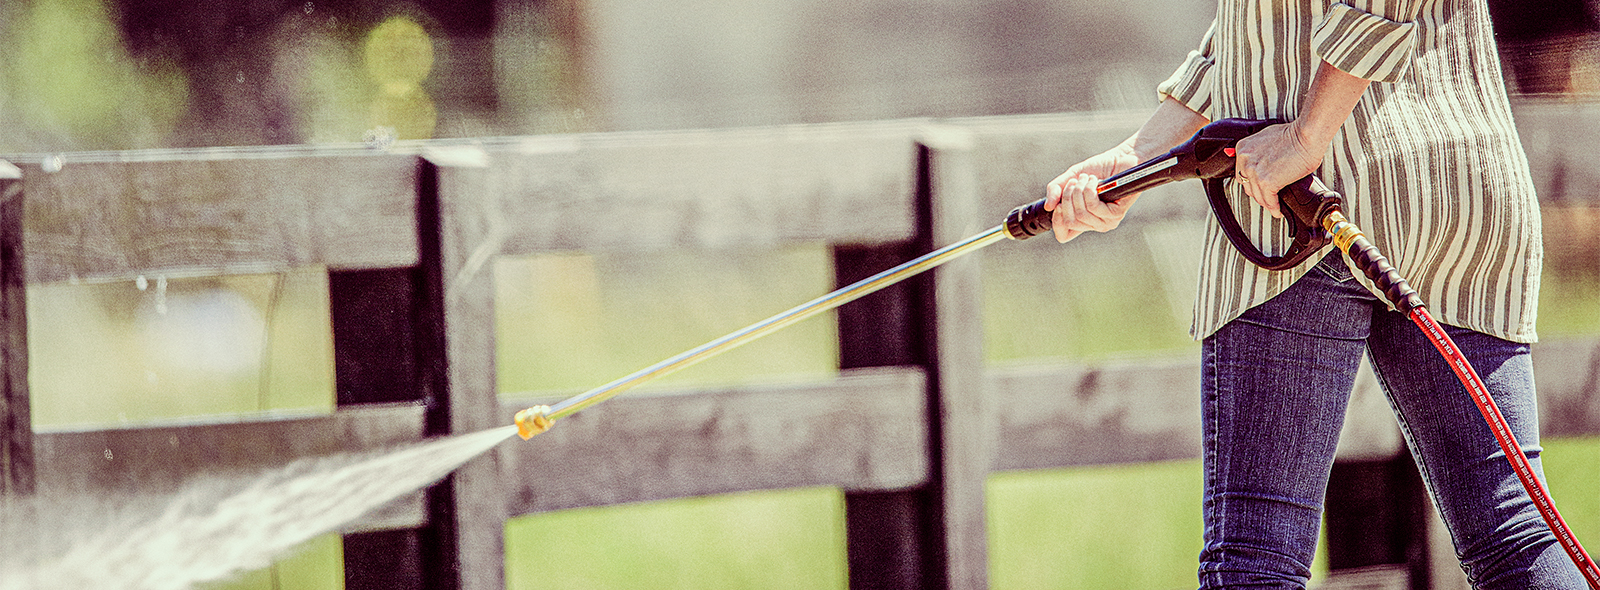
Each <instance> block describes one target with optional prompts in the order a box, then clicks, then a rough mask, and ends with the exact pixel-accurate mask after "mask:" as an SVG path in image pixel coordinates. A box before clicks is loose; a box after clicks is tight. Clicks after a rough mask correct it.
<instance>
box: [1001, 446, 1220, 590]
mask: <svg viewBox="0 0 1600 590" xmlns="http://www.w3.org/2000/svg"><path fill="white" fill-rule="evenodd" d="M987 493H988V502H989V515H988V517H989V574H990V585H991V587H993V588H996V589H997V590H1004V589H1008V588H1028V589H1039V590H1044V589H1052V588H1060V589H1067V588H1146V589H1150V590H1159V589H1162V588H1183V587H1191V588H1192V587H1193V586H1194V583H1195V568H1196V567H1198V561H1197V559H1198V556H1199V554H1200V528H1201V527H1200V463H1199V461H1174V462H1167V463H1150V464H1142V465H1123V466H1111V467H1094V468H1082V469H1063V470H1048V471H1027V472H1013V473H998V474H995V475H994V476H992V477H990V478H989V484H988V488H987Z"/></svg>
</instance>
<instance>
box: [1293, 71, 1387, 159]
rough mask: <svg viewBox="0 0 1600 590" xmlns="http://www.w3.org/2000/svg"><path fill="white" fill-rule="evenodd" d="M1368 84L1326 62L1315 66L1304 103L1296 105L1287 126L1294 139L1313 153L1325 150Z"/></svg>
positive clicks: (1370, 82)
mask: <svg viewBox="0 0 1600 590" xmlns="http://www.w3.org/2000/svg"><path fill="white" fill-rule="evenodd" d="M1371 84H1372V81H1371V80H1367V79H1364V78H1358V77H1356V76H1354V75H1352V74H1349V73H1347V72H1345V71H1343V70H1340V69H1338V68H1336V67H1333V65H1331V64H1329V63H1328V62H1325V61H1324V62H1322V63H1321V64H1319V65H1318V67H1317V73H1316V78H1314V79H1313V80H1312V82H1311V89H1310V91H1309V92H1307V93H1306V98H1305V102H1304V103H1302V104H1301V105H1300V115H1299V116H1298V117H1295V120H1294V121H1293V122H1291V124H1290V129H1291V130H1292V131H1293V132H1294V137H1295V138H1296V139H1297V140H1298V141H1300V142H1301V143H1302V145H1303V146H1305V147H1306V148H1307V149H1310V150H1312V151H1315V152H1317V153H1321V152H1322V150H1325V149H1327V147H1328V144H1329V143H1332V142H1333V138H1334V136H1335V135H1338V133H1339V128H1340V127H1342V126H1344V122H1345V121H1346V120H1348V119H1349V118H1350V113H1351V112H1352V111H1354V110H1355V108H1356V103H1358V102H1360V101H1361V96H1362V94H1364V93H1366V91H1367V86H1370V85H1371Z"/></svg>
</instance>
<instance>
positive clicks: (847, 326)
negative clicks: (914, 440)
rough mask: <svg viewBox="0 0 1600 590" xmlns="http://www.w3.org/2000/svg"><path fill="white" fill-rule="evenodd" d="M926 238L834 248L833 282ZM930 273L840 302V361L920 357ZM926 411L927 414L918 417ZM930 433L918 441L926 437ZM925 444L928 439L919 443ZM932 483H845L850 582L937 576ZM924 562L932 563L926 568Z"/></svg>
mask: <svg viewBox="0 0 1600 590" xmlns="http://www.w3.org/2000/svg"><path fill="white" fill-rule="evenodd" d="M931 241H932V240H929V239H922V240H916V241H914V242H913V243H897V244H887V245H882V246H844V247H836V248H835V249H834V274H835V278H834V282H835V283H837V285H838V286H841V287H842V286H844V285H849V284H852V283H854V282H856V281H859V280H861V279H865V278H867V277H869V276H872V275H873V274H876V273H878V272H880V271H882V270H883V269H886V268H891V267H893V266H895V265H897V264H900V263H903V262H905V261H907V260H910V259H912V258H914V257H916V256H917V254H916V253H914V252H912V250H913V249H914V248H915V247H917V246H919V245H921V244H922V243H923V242H931ZM930 285H931V277H929V276H926V275H925V276H921V277H913V278H911V279H908V280H907V281H906V282H904V283H901V284H899V285H895V286H893V287H889V288H887V289H884V290H883V291H880V292H878V293H874V294H872V295H870V296H867V297H865V298H863V299H861V300H860V301H856V302H854V303H851V304H849V305H845V306H843V307H840V308H839V311H838V324H839V368H840V369H858V368H865V367H888V366H900V365H923V364H926V359H927V358H929V355H928V351H927V350H926V347H925V346H923V345H922V338H921V336H922V332H923V330H922V329H921V328H922V326H924V325H925V322H924V321H923V320H922V319H921V318H922V316H923V310H924V309H925V306H924V305H923V303H922V297H923V296H924V295H926V294H927V293H929V292H930V291H931V289H930ZM924 419H925V420H926V419H928V417H924ZM931 443H932V441H931V438H930V439H929V440H928V441H927V442H926V443H925V444H928V445H931ZM924 448H925V449H926V448H927V447H924ZM930 488H931V486H929V485H927V484H924V485H923V486H922V487H920V488H915V489H909V490H894V491H847V492H846V493H845V495H844V505H845V543H846V558H847V561H848V566H849V572H850V587H851V588H853V589H855V590H916V589H918V588H924V587H932V586H931V585H925V584H924V582H925V581H926V580H930V579H936V578H938V577H939V576H938V574H937V571H938V569H941V567H936V566H939V564H937V563H927V562H928V560H929V559H930V557H931V556H933V555H936V552H935V551H933V549H932V547H935V546H937V545H938V544H940V543H942V534H941V533H940V530H941V529H940V527H939V526H938V523H937V522H936V521H935V518H934V517H935V516H936V513H935V511H934V510H933V508H932V506H933V503H932V500H933V498H934V496H933V494H931V493H930ZM930 570H931V571H930Z"/></svg>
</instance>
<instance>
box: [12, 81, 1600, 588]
mask: <svg viewBox="0 0 1600 590" xmlns="http://www.w3.org/2000/svg"><path fill="white" fill-rule="evenodd" d="M1518 108H1519V117H1520V120H1521V121H1522V123H1523V128H1524V135H1525V138H1526V141H1527V143H1528V145H1529V149H1530V152H1531V153H1532V155H1533V157H1534V161H1535V167H1536V168H1537V171H1536V174H1537V175H1538V177H1539V178H1541V179H1544V180H1543V181H1544V182H1546V185H1545V186H1542V187H1541V188H1542V189H1544V190H1545V196H1546V198H1547V199H1554V200H1565V201H1563V202H1567V201H1571V200H1573V199H1582V198H1589V199H1592V198H1593V197H1589V196H1586V195H1587V194H1588V193H1584V192H1582V191H1579V190H1577V189H1579V188H1587V187H1589V186H1595V185H1594V184H1593V183H1592V182H1589V181H1591V180H1594V179H1592V178H1587V177H1586V176H1585V175H1594V174H1596V173H1595V172H1594V171H1593V170H1592V169H1591V168H1585V167H1573V166H1566V165H1565V164H1564V163H1565V162H1569V161H1582V160H1581V158H1582V157H1586V156H1579V154H1582V153H1583V152H1582V151H1581V150H1579V149H1578V148H1576V147H1574V146H1580V145H1584V144H1583V143H1582V142H1577V141H1568V140H1577V139H1579V138H1584V137H1588V136H1592V135H1594V134H1595V133H1594V132H1595V131H1597V130H1600V109H1596V108H1594V107H1589V106H1583V105H1565V104H1524V105H1519V107H1518ZM1141 118H1142V116H1141V115H1140V114H1137V113H1129V114H1091V115H1058V116H1028V117H1010V118H986V119H967V120H953V121H895V122H878V123H860V124H839V125H815V126H795V127H782V128H769V129H755V130H727V131H690V132H666V133H650V134H599V135H574V136H550V137H530V138H515V139H485V140H481V141H440V142H428V143H423V144H416V145H402V146H400V147H399V148H397V149H392V150H381V151H380V150H367V149H358V148H348V149H335V148H259V149H229V150H222V149H208V150H185V151H161V152H128V153H93V154H68V155H66V156H64V157H62V159H61V160H57V161H44V160H41V159H40V158H37V157H34V158H16V159H15V161H17V162H18V163H19V165H20V167H21V169H22V174H21V175H20V179H19V178H16V177H17V176H18V175H16V174H10V175H5V174H0V197H3V200H0V321H3V322H4V325H5V334H6V337H5V338H3V339H0V357H3V360H4V362H5V364H4V366H5V371H6V373H5V379H4V380H3V381H0V386H3V392H0V393H3V396H0V417H3V418H4V422H0V428H3V431H0V435H3V436H0V441H3V445H4V446H3V447H0V476H3V478H0V491H9V492H10V493H23V494H26V493H38V494H50V493H53V492H54V491H57V490H76V491H102V490H104V491H108V492H109V491H115V490H127V489H139V490H144V491H150V490H160V489H167V488H171V487H175V486H176V485H178V483H179V482H181V481H183V480H184V479H185V478H188V477H190V476H193V475H195V474H198V473H201V472H205V471H208V470H213V469H218V468H228V469H238V468H245V467H251V466H265V465H275V464H281V463H283V462H285V461H287V460H290V459H293V458H296V457H303V456H314V455H323V454H330V453H335V452H341V451H351V450H358V449H365V448H372V447H379V446H383V445H388V444H392V443H396V442H401V441H408V440H415V439H418V438H420V437H425V436H435V435H444V434H450V433H462V432H469V431H474V430H478V429H482V428H488V427H494V426H501V425H505V424H507V423H508V422H509V420H510V416H511V415H512V413H513V412H514V411H515V410H517V409H520V408H522V407H525V406H526V405H528V401H527V400H517V401H507V400H502V399H501V398H500V397H499V396H498V395H497V392H496V389H495V387H496V379H495V374H496V373H495V359H496V356H495V336H496V335H495V333H494V326H495V322H494V299H493V297H494V289H493V282H492V281H493V277H492V272H491V271H492V268H493V264H492V262H493V260H494V258H495V257H496V256H506V255H523V254H530V253H538V252H548V251H566V250H584V251H591V252H604V251H616V252H636V251H647V250H657V249H668V248H683V249H700V248H713V247H716V248H721V247H771V246H782V245H786V244H795V243H819V242H820V243H827V244H829V245H831V247H832V251H833V255H834V264H835V272H836V277H837V283H838V284H840V285H843V284H847V283H849V282H852V281H854V280H856V279H859V278H861V277H864V276H866V275H868V274H871V273H874V272H877V271H879V270H882V269H884V268H887V267H889V266H890V265H892V264H895V263H898V262H901V261H904V260H906V259H909V258H910V257H912V256H915V255H917V254H920V253H922V252H925V251H927V250H930V249H932V248H933V247H936V246H937V245H942V244H945V243H949V242H952V241H955V240H956V239H959V238H963V237H966V236H968V235H971V234H973V233H976V232H977V231H981V230H983V229H985V228H987V227H990V226H992V225H994V224H995V223H998V222H999V220H1000V217H1001V216H1002V215H1003V214H1004V213H1005V212H1006V211H1007V210H1009V208H1010V207H1011V206H1013V205H1015V204H1018V203H1021V202H1023V201H1027V200H1031V199H1032V198H1035V195H1037V194H1038V193H1039V187H1040V186H1041V185H1042V183H1043V182H1044V181H1045V180H1047V179H1049V178H1051V177H1053V176H1054V175H1055V174H1056V173H1058V172H1059V170H1060V168H1061V167H1062V166H1063V165H1064V164H1066V163H1069V162H1072V161H1075V160H1076V159H1078V158H1081V157H1084V156H1087V155H1089V154H1091V153H1093V152H1094V151H1098V150H1099V149H1103V147H1104V146H1108V145H1111V144H1112V143H1113V142H1115V141H1117V140H1120V139H1121V138H1122V137H1124V136H1125V135H1126V134H1127V133H1128V132H1130V131H1131V130H1132V129H1133V128H1134V127H1135V126H1137V124H1138V122H1139V121H1140V119H1141ZM1568 154H1571V156H1570V158H1569V157H1568ZM41 162H45V163H47V164H49V168H50V170H51V171H50V172H46V171H45V170H44V168H42V167H41ZM1552 178H1555V179H1558V182H1560V183H1564V184H1561V185H1560V186H1551V185H1550V184H1549V179H1552ZM1194 190H1198V189H1196V188H1195V187H1192V186H1180V187H1166V188H1163V189H1158V192H1160V193H1163V194H1160V195H1152V196H1149V197H1147V200H1146V201H1145V202H1144V203H1143V204H1142V205H1141V208H1139V209H1137V210H1136V211H1137V214H1136V215H1135V216H1134V217H1133V218H1132V219H1130V221H1129V222H1128V224H1127V225H1126V226H1125V228H1127V227H1134V228H1136V227H1138V225H1139V224H1141V223H1151V222H1155V221H1172V220H1177V221H1179V222H1182V223H1190V224H1198V223H1200V222H1201V220H1203V218H1204V215H1205V214H1206V213H1205V209H1204V204H1203V202H1202V201H1201V200H1200V199H1198V198H1195V197H1194V195H1193V194H1191V193H1192V192H1193V191H1194ZM24 195H25V198H24ZM1595 205H1597V204H1596V203H1594V202H1593V201H1592V200H1591V201H1589V206H1595ZM1129 231H1137V230H1129ZM19 236H20V238H19ZM1052 247H1054V245H1053V244H1045V243H1029V244H1026V245H1020V246H1019V245H1000V246H996V247H995V248H1052ZM19 248H20V249H21V250H23V251H25V252H26V257H25V258H26V274H25V277H24V274H23V273H22V272H21V268H22V265H20V261H21V260H22V257H21V255H20V254H19ZM1003 256H1004V255H1003V254H997V255H993V256H991V255H990V254H989V253H987V252H986V253H985V254H984V255H982V256H971V257H968V258H966V259H962V260H958V261H955V262H952V263H950V264H949V265H947V266H945V267H942V268H940V269H939V270H937V271H935V272H934V273H930V274H929V275H927V276H923V277H917V278H915V279H912V280H911V281H908V282H907V283H904V284H902V285H899V286H896V287H894V288H891V289H888V290H886V291H884V292H882V293H879V294H875V295H873V296H871V297H868V298H866V299H863V300H862V301H859V302H856V303H853V304H850V305H848V306H846V307H844V308H841V310H840V311H839V313H838V322H839V325H838V331H839V338H840V341H839V350H840V357H841V369H843V370H842V371H841V373H840V375H839V376H838V377H837V378H835V379H832V380H827V381H822V382H816V383H809V384H799V385H784V386H748V387H725V388H715V389H707V390H704V391H697V392H692V394H685V395H648V396H632V397H630V396H623V397H620V398H617V399H616V400H613V401H611V402H608V403H607V404H606V405H604V406H601V407H599V408H596V409H594V410H591V411H589V412H586V413H583V414H579V415H576V416H574V417H571V418H569V419H567V420H564V421H563V422H562V424H560V425H559V427H557V428H556V429H554V430H552V431H551V432H550V433H548V434H544V435H541V436H540V437H538V438H536V439H534V440H533V441H532V442H529V443H525V444H507V445H502V446H501V447H499V448H498V449H497V450H496V451H494V452H492V453H490V454H488V455H486V456H484V457H482V458H480V459H477V460H474V461H473V462H471V463H469V464H468V465H466V466H465V467H463V468H462V469H460V470H459V471H457V472H456V473H455V474H454V475H453V476H451V477H450V478H448V479H447V480H445V481H444V482H442V483H440V484H438V485H436V486H434V487H432V488H430V489H429V490H426V491H425V492H420V493H418V494H415V495H413V496H412V497H410V498H408V499H406V500H405V501H402V502H399V503H397V504H395V505H393V506H391V507H389V508H388V509H386V510H384V511H381V512H380V513H378V514H375V515H372V516H369V517H367V518H366V519H364V520H363V521H362V522H360V523H357V525H355V526H354V527H352V528H351V529H350V530H349V531H348V532H347V533H346V536H345V559H346V575H347V581H348V583H347V587H350V588H440V589H458V588H459V589H464V590H483V589H491V588H496V589H497V588H503V587H504V586H505V580H504V569H503V565H504V560H505V557H504V541H503V527H504V523H505V521H506V519H507V518H510V517H513V516H518V515H523V514H529V513H534V512H541V511H549V510H559V509H565V508H573V507H580V506H598V505H607V504H616V503H623V502H635V501H643V500H655V499H662V498H674V497H683V496H693V495H703V494H716V493H723V492H733V491H740V490H758V489H775V488H788V487H799V486H837V487H840V488H842V489H844V490H845V503H846V521H847V522H846V532H847V550H848V565H849V576H850V583H851V586H852V587H854V588H963V589H969V588H982V587H985V586H986V585H987V584H986V583H987V579H986V568H987V549H986V547H987V542H986V539H985V522H984V518H985V517H984V495H983V490H984V480H985V478H986V477H987V476H988V475H989V474H990V473H991V472H993V471H996V470H1011V469H1036V468H1047V467H1061V466H1072V465H1094V464H1106V463H1125V462H1144V461H1158V460H1168V459H1180V458H1193V457H1196V456H1197V455H1198V449H1199V443H1198V441H1199V437H1200V434H1199V433H1200V425H1199V418H1198V400H1197V399H1196V396H1195V394H1194V390H1195V383H1196V382H1197V380H1198V367H1197V366H1196V365H1195V363H1194V362H1193V361H1183V362H1172V363H1148V362H1146V363H1133V362H1130V363H1099V364H1095V365H1084V364H1071V363H1063V364H1057V365H1044V366H1028V367H986V366H985V361H984V354H983V348H982V347H983V339H984V336H983V325H982V317H981V314H980V313H979V309H980V305H979V304H978V302H979V300H980V299H981V296H982V295H981V290H982V284H981V276H980V265H982V264H984V263H985V261H990V263H993V262H994V261H997V260H998V261H1003V260H1004V257H1003ZM997 257H998V258H997ZM307 265H320V266H325V267H326V268H327V269H328V273H329V292H330V299H331V300H330V302H329V305H330V311H331V314H330V317H331V318H332V321H333V332H334V334H333V341H334V354H335V366H336V372H337V376H336V380H337V401H338V408H337V411H335V412H334V413H332V414H331V415H327V416H318V417H300V418H292V419H273V418H261V419H254V420H244V421H240V422H237V423H224V424H195V425H187V426H161V427H133V428H115V429H106V430H94V431H73V432H41V433H38V434H33V433H32V432H31V430H30V428H29V423H30V422H29V414H28V394H27V379H26V376H27V368H26V358H27V344H26V341H25V340H26V323H25V315H24V313H23V307H22V306H23V301H24V297H23V288H24V286H25V282H26V283H41V282H52V281H70V280H79V281H89V280H124V279H132V278H134V277H136V276H139V275H156V274H166V275H174V276H178V275H223V274H237V273H261V272H277V271H285V270H288V269H291V268H297V267H304V266H307ZM24 278H25V280H24ZM811 295H815V294H796V297H797V298H803V297H809V296H811ZM797 300H798V299H797ZM1597 343H1600V340H1596V339H1592V338H1591V339H1568V340H1560V341H1551V342H1548V343H1546V344H1541V345H1540V346H1539V348H1538V349H1537V354H1538V355H1541V356H1539V357H1536V358H1537V359H1538V360H1537V361H1536V362H1538V366H1539V369H1540V370H1539V372H1538V376H1537V378H1538V380H1539V382H1540V384H1541V386H1542V389H1541V395H1542V396H1543V398H1544V400H1545V401H1544V404H1545V405H1544V410H1545V414H1546V422H1545V430H1546V432H1547V434H1548V435H1551V436H1564V435H1592V434H1600V391H1597V389H1600V386H1597V385H1596V384H1597V381H1600V346H1597ZM395 366H400V367H404V368H406V369H407V370H401V371H393V370H387V371H376V370H372V369H376V368H380V367H395ZM1358 389H1360V390H1361V392H1359V395H1358V398H1357V399H1358V402H1357V403H1355V404H1353V406H1352V417H1351V420H1350V426H1349V427H1348V428H1347V431H1346V433H1345V436H1344V439H1343V440H1342V441H1341V451H1340V457H1341V461H1340V464H1339V466H1338V467H1337V468H1336V470H1335V482H1334V486H1333V487H1334V490H1335V491H1336V492H1339V491H1341V490H1344V491H1350V490H1357V491H1361V490H1364V491H1365V492H1367V493H1365V494H1352V495H1351V496H1350V499H1348V501H1334V500H1330V515H1329V519H1330V527H1331V532H1330V539H1331V540H1332V541H1333V547H1332V548H1331V549H1330V551H1331V552H1332V553H1331V554H1332V556H1333V559H1334V562H1335V567H1356V566H1369V565H1375V564H1401V565H1399V566H1397V567H1398V568H1399V571H1400V572H1401V575H1400V578H1399V579H1401V580H1402V581H1403V582H1402V583H1404V584H1406V585H1407V587H1416V588H1425V587H1428V584H1430V582H1429V579H1430V571H1432V568H1431V565H1430V563H1429V562H1428V558H1427V556H1428V555H1429V553H1428V551H1430V550H1431V551H1434V552H1435V553H1436V552H1437V549H1427V548H1428V547H1431V546H1429V545H1427V543H1429V541H1428V538H1427V535H1426V534H1425V533H1424V532H1422V529H1423V528H1425V527H1422V526H1419V525H1418V523H1417V522H1416V521H1415V520H1414V519H1411V517H1409V516H1403V515H1406V514H1411V513H1412V512H1414V511H1411V509H1412V508H1414V507H1415V506H1417V505H1419V503H1420V502H1422V501H1423V500H1422V494H1421V490H1420V487H1418V486H1416V485H1414V484H1411V483H1407V482H1409V481H1411V480H1408V479H1405V478H1403V477H1402V478H1400V479H1396V478H1394V477H1391V475H1389V474H1391V473H1392V472H1394V471H1395V470H1396V469H1401V470H1402V471H1403V466H1404V465H1407V464H1409V459H1406V458H1405V456H1404V455H1403V454H1402V453H1401V452H1400V451H1401V446H1400V445H1401V443H1400V439H1399V436H1398V433H1397V432H1396V431H1395V429H1394V427H1393V424H1392V419H1391V418H1389V417H1388V414H1387V407H1386V406H1384V404H1383V402H1382V401H1381V396H1378V395H1377V394H1376V385H1375V384H1374V383H1373V382H1372V381H1371V380H1370V379H1364V380H1363V381H1361V383H1360V385H1359V387H1358ZM1359 400H1367V401H1365V402H1363V401H1359ZM1372 400H1377V401H1376V403H1369V402H1371V401H1372ZM178 440H181V441H183V442H184V443H185V444H181V445H179V444H171V443H172V442H173V441H178ZM106 451H111V452H114V453H115V455H116V456H117V457H119V458H127V460H118V461H114V462H113V461H105V460H103V459H102V457H103V455H104V453H105V452H106ZM571 465H582V466H584V467H583V468H581V469H574V468H569V467H568V466H571ZM1397 465H1399V466H1401V467H1396V466H1397ZM1412 479H1413V480H1414V476H1412ZM1374 486H1377V488H1374ZM1375 489H1377V490H1380V491H1383V492H1384V493H1381V494H1374V493H1372V492H1373V491H1374V490H1375ZM1374 495H1376V496H1379V497H1378V498H1376V499H1373V498H1367V499H1362V498H1364V497H1368V496H1374ZM1373 514H1380V515H1388V516H1386V517H1385V518H1387V520H1385V518H1374V517H1373V516H1372V515H1373ZM1395 514H1401V515H1402V516H1399V517H1397V516H1394V515H1395ZM1339 526H1344V527H1345V528H1338V527H1339ZM1332 529H1337V530H1332ZM1346 537H1348V539H1347V538H1346ZM1435 537H1437V535H1435ZM1419 548H1422V549H1419ZM1419 555H1420V557H1419ZM1435 577H1437V576H1435ZM1407 579H1409V582H1404V580H1407ZM1431 583H1433V584H1435V585H1437V583H1438V582H1437V581H1434V582H1431Z"/></svg>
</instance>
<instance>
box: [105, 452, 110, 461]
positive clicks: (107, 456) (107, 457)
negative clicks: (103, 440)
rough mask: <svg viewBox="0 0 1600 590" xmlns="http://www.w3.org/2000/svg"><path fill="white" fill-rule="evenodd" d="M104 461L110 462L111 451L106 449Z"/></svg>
mask: <svg viewBox="0 0 1600 590" xmlns="http://www.w3.org/2000/svg"><path fill="white" fill-rule="evenodd" d="M106 460H107V461H110V460H111V449H106Z"/></svg>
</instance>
